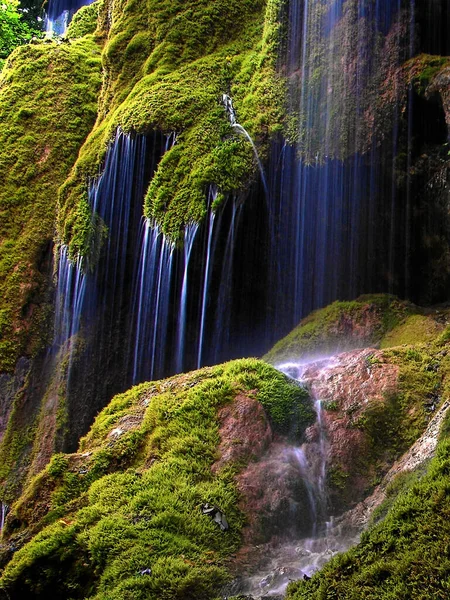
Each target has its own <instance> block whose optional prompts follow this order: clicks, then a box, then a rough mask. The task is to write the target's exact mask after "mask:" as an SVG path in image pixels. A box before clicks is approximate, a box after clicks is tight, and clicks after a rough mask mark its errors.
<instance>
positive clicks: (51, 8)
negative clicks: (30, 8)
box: [45, 0, 94, 36]
mask: <svg viewBox="0 0 450 600" xmlns="http://www.w3.org/2000/svg"><path fill="white" fill-rule="evenodd" d="M92 2H94V0H49V1H48V4H47V6H46V7H45V8H46V21H45V30H46V33H47V35H48V36H52V35H64V34H65V33H66V30H67V27H68V25H69V23H70V21H71V19H72V17H73V15H74V14H75V13H76V12H77V10H78V9H79V8H81V7H82V6H86V5H87V4H92Z"/></svg>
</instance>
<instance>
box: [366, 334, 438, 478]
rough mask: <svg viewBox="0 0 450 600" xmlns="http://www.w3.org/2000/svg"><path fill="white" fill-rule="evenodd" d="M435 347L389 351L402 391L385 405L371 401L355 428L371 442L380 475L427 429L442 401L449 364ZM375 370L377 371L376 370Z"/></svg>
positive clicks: (386, 357)
mask: <svg viewBox="0 0 450 600" xmlns="http://www.w3.org/2000/svg"><path fill="white" fill-rule="evenodd" d="M439 351H440V348H439V347H438V346H436V345H435V344H416V345H414V346H409V347H406V346H402V347H400V348H393V349H392V350H385V351H384V353H383V360H384V361H386V362H388V363H390V364H395V365H398V368H399V375H398V388H397V389H396V391H395V392H392V393H390V394H388V395H387V396H386V398H385V400H384V402H383V403H379V402H370V400H369V404H368V406H367V408H366V409H365V411H364V414H363V416H362V417H361V419H360V420H359V421H358V422H356V423H355V426H357V427H359V428H361V429H363V430H364V431H365V432H366V433H367V435H368V438H369V441H370V456H371V459H372V460H375V461H377V471H378V474H381V473H385V472H386V470H387V469H388V468H389V466H390V465H392V463H393V462H394V460H395V459H397V458H398V457H399V456H400V455H401V454H403V453H404V452H406V450H407V449H408V448H409V447H410V446H412V444H413V443H414V442H415V441H416V440H417V439H418V438H419V436H420V435H421V434H422V433H423V431H424V430H425V429H426V426H427V423H428V420H429V418H430V416H429V415H430V410H431V407H432V406H433V405H434V409H435V408H436V407H437V405H438V404H439V402H440V398H441V393H442V389H441V387H442V379H443V375H444V373H446V372H447V365H446V362H445V361H443V358H444V357H443V356H442V355H440V354H439ZM372 368H377V367H376V366H375V367H372Z"/></svg>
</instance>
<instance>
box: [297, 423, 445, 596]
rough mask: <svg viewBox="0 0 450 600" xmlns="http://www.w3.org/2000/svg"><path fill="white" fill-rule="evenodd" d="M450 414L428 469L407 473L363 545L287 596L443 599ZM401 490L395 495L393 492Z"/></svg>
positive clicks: (364, 536) (329, 565)
mask: <svg viewBox="0 0 450 600" xmlns="http://www.w3.org/2000/svg"><path fill="white" fill-rule="evenodd" d="M449 426H450V421H449V417H447V421H446V422H445V423H444V431H443V432H442V433H443V434H444V435H442V436H441V441H440V443H439V446H438V451H437V455H436V457H435V458H434V459H433V460H432V462H431V464H430V466H429V469H428V472H427V474H426V475H425V476H423V477H421V478H419V479H418V477H417V475H416V476H414V475H410V476H408V477H406V478H405V477H403V478H402V480H401V481H400V482H399V483H398V484H397V485H396V489H395V490H391V497H388V501H387V502H388V506H389V508H388V509H387V515H386V517H385V518H384V520H383V521H381V522H380V523H378V524H377V525H375V526H373V527H372V528H371V529H370V530H369V531H368V532H366V533H364V534H363V536H362V539H361V542H360V544H358V546H356V547H355V548H353V549H351V550H349V551H348V552H346V553H345V554H342V555H339V556H337V557H336V558H334V559H333V560H332V561H331V562H330V563H328V564H327V565H326V566H325V567H324V568H323V569H322V571H320V572H319V573H318V574H316V575H315V576H314V577H313V578H312V579H311V580H310V581H308V582H297V583H294V584H292V585H290V587H289V589H288V594H287V598H288V599H289V600H312V599H317V600H319V599H325V598H326V599H327V600H333V599H336V600H359V599H360V598H367V599H369V598H370V599H377V600H394V599H397V600H404V599H405V598H415V599H423V600H425V599H428V598H433V599H436V600H438V599H441V600H445V599H446V598H448V597H449V593H450V559H449V553H448V550H449V548H450V521H449V514H450V488H449V474H450V439H449V437H448V429H449ZM395 492H397V493H398V495H397V497H396V499H395V500H394V501H393V500H392V494H393V493H395Z"/></svg>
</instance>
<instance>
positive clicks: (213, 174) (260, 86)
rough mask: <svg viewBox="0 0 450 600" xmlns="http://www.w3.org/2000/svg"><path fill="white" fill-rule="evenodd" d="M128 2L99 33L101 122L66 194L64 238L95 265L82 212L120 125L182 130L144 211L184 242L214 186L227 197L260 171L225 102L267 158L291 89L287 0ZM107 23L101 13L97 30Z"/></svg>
mask: <svg viewBox="0 0 450 600" xmlns="http://www.w3.org/2000/svg"><path fill="white" fill-rule="evenodd" d="M122 4H123V6H122V5H121V6H120V9H119V8H118V7H114V9H113V11H112V24H111V27H110V28H109V29H108V31H104V32H101V31H100V30H98V31H97V34H98V35H101V34H103V35H107V41H106V45H105V48H104V52H103V66H104V69H105V73H106V77H105V80H104V85H103V89H102V93H101V102H100V115H99V119H98V121H97V125H96V127H95V128H94V130H93V131H92V133H91V135H90V136H89V139H88V140H87V142H86V144H85V145H84V147H83V148H82V151H81V153H80V157H79V160H78V161H77V163H76V165H75V167H74V169H73V172H72V174H71V176H70V177H69V179H68V180H67V182H66V184H65V185H64V186H63V188H62V190H61V195H60V213H59V231H60V235H61V238H62V239H63V240H64V242H66V243H68V244H69V246H70V253H71V256H75V255H77V254H82V255H84V256H88V257H90V254H91V251H92V246H93V245H92V242H91V238H90V234H89V231H88V228H87V227H86V224H85V220H84V219H83V217H82V215H80V211H79V209H78V206H79V203H80V201H81V200H82V198H84V197H85V194H86V188H87V180H88V178H89V177H92V176H95V175H97V174H98V171H99V167H100V166H101V164H102V161H103V159H104V156H105V152H106V148H107V145H108V143H109V141H110V140H111V139H112V138H113V137H114V135H115V131H116V129H117V128H118V127H119V126H120V127H121V128H122V129H123V130H125V131H126V132H130V131H137V132H139V133H146V132H148V131H150V130H154V129H159V130H161V131H163V132H176V134H177V143H176V145H175V146H174V147H172V148H171V149H170V150H169V151H168V152H167V153H166V155H165V156H164V158H163V160H162V161H161V163H160V164H159V166H158V169H157V172H156V175H155V178H154V179H153V181H152V183H151V185H150V187H149V189H148V191H147V194H146V198H145V207H144V212H145V214H146V216H148V217H150V218H152V219H154V220H155V221H156V222H157V223H159V224H160V226H161V228H162V230H163V231H164V233H166V234H167V235H169V236H170V237H171V238H172V239H177V238H178V237H179V236H180V235H181V232H182V230H183V227H184V226H185V225H186V224H187V223H189V222H192V221H200V220H201V219H202V218H203V217H204V215H205V213H206V210H207V203H208V189H209V188H210V186H214V187H215V188H217V189H218V191H219V196H218V197H219V198H223V195H224V194H227V193H230V192H234V191H237V190H241V189H242V188H243V187H245V186H246V185H247V184H248V183H249V182H250V181H251V179H252V178H253V176H254V174H255V172H256V161H255V158H254V156H253V152H252V149H251V146H250V144H249V143H248V142H247V141H246V140H245V138H244V137H243V136H242V135H240V134H239V133H238V132H236V130H234V129H233V128H232V127H231V126H230V124H229V122H228V120H227V116H226V113H225V109H224V106H223V105H222V103H221V102H222V95H223V94H224V93H228V94H230V95H231V97H232V98H233V101H234V105H235V108H236V110H237V114H238V119H239V121H240V122H241V123H242V124H243V125H244V126H245V127H246V128H247V130H248V131H249V133H250V135H252V137H253V139H254V140H255V142H256V144H257V146H258V148H259V151H260V153H261V154H262V155H264V152H265V149H266V148H267V145H266V142H267V140H268V137H269V136H270V135H271V134H272V133H275V132H276V131H277V130H279V128H280V125H281V122H282V113H283V103H284V88H283V82H282V80H281V79H279V78H278V77H277V75H276V71H275V62H276V48H277V44H278V29H279V25H278V21H277V18H278V11H279V0H268V1H267V2H266V1H264V0H259V1H258V2H253V1H251V0H245V2H242V1H237V0H231V1H230V0H218V1H216V2H214V3H210V2H208V1H207V0H199V1H196V2H194V1H189V2H185V1H183V2H182V1H181V0H177V1H174V0H170V1H169V0H165V1H163V2H161V1H160V0H158V1H156V0H147V1H146V2H136V1H133V0H127V2H125V3H122ZM104 11H107V7H106V6H105V8H104ZM106 20H107V19H106V16H105V15H104V14H102V11H101V12H100V19H99V22H100V23H102V22H106ZM215 206H216V207H217V203H216V205H215ZM80 219H81V221H82V224H81V225H80V226H78V225H77V224H78V221H79V220H80ZM80 231H83V232H84V234H85V235H83V236H80V235H79V232H80Z"/></svg>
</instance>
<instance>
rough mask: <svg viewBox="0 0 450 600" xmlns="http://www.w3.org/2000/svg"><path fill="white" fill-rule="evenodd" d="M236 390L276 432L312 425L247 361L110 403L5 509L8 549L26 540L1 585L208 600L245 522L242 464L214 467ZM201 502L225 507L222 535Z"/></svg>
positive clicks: (305, 404)
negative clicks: (260, 408) (70, 449)
mask: <svg viewBox="0 0 450 600" xmlns="http://www.w3.org/2000/svg"><path fill="white" fill-rule="evenodd" d="M242 393H244V394H247V395H251V396H253V397H255V398H257V399H258V400H260V401H261V402H262V404H263V405H264V406H265V408H266V410H267V411H268V414H269V416H270V418H271V419H272V421H273V423H274V426H275V428H276V429H278V430H279V431H285V430H286V426H287V423H288V422H289V421H290V420H291V418H292V415H293V414H296V415H298V416H299V419H298V422H297V434H298V435H300V434H301V433H303V431H304V429H305V428H306V426H307V425H308V424H309V423H310V422H311V420H312V418H313V417H312V414H311V412H312V411H311V407H310V406H309V401H308V399H307V397H306V393H305V392H304V390H302V389H301V388H300V387H299V386H298V385H296V384H295V383H294V382H292V381H290V380H289V379H288V378H286V377H285V376H284V375H282V374H280V373H278V372H277V371H275V370H274V369H273V368H272V367H270V366H269V365H267V364H265V363H262V362H260V361H257V360H254V359H246V360H239V361H233V362H230V363H226V364H224V365H219V366H217V367H212V368H205V369H202V370H200V371H195V372H193V373H189V374H186V375H178V376H175V377H172V378H170V379H167V380H164V381H158V382H150V383H145V384H141V385H139V386H137V387H135V388H132V389H131V390H130V391H128V392H126V393H124V394H120V395H119V396H116V397H115V398H114V399H113V401H112V402H111V404H110V405H109V406H108V407H106V408H105V409H104V410H103V411H102V412H101V413H100V414H99V416H98V417H97V419H96V421H95V423H94V425H93V427H92V429H91V431H90V432H89V434H88V435H87V436H86V437H85V438H84V439H83V440H82V441H81V444H80V451H79V453H77V454H72V455H64V454H59V455H55V456H54V457H53V458H52V460H51V462H50V463H49V465H48V466H47V467H46V469H45V470H44V471H43V472H42V473H40V474H39V475H38V476H37V477H36V478H35V479H34V480H33V481H32V482H31V483H30V484H29V486H28V489H27V490H26V491H25V493H24V494H23V496H22V498H21V499H20V500H19V501H18V502H17V503H16V504H15V505H14V506H13V507H12V509H11V513H10V515H9V517H8V523H7V526H6V530H5V533H6V536H8V537H9V541H10V543H13V544H18V545H19V544H20V540H22V544H23V540H26V539H29V538H30V537H32V539H31V541H29V542H28V543H26V544H25V545H24V546H23V547H22V548H21V549H20V550H18V551H17V552H16V553H15V554H14V555H13V558H12V559H11V561H10V562H9V564H8V565H7V566H6V567H5V569H4V571H3V573H2V578H1V579H0V589H2V590H4V591H5V592H7V593H8V594H10V595H18V596H20V597H23V598H27V597H43V596H44V595H46V594H47V595H48V594H49V593H51V594H52V597H83V598H96V599H106V598H108V599H110V598H117V599H119V598H120V599H123V598H146V599H151V598H154V599H155V600H156V599H158V600H160V599H161V598H167V599H170V598H186V599H187V598H197V599H200V598H205V600H206V599H209V598H212V597H215V596H216V593H217V591H218V589H219V588H220V586H221V584H223V583H224V582H225V581H226V580H228V579H229V578H230V575H229V573H228V570H227V561H228V559H229V558H230V556H231V554H232V553H233V552H235V551H236V550H237V549H238V547H239V545H240V540H241V529H242V527H243V525H244V517H243V515H242V513H241V512H240V510H239V509H238V500H239V497H238V492H237V489H236V484H235V479H234V477H235V475H236V473H237V472H238V470H239V469H240V468H242V467H243V465H242V464H239V465H237V464H236V465H228V466H227V467H225V468H223V469H222V470H221V471H219V472H215V473H214V472H213V471H212V470H211V466H212V465H213V463H214V462H215V461H216V460H217V458H218V455H217V447H218V443H219V420H218V410H219V409H220V407H222V406H223V405H224V404H226V403H228V402H231V401H232V400H233V399H234V398H235V397H236V395H238V394H242ZM204 502H209V503H211V504H214V505H216V506H219V507H220V508H221V509H222V510H223V511H224V513H225V514H226V516H227V520H228V521H229V524H230V529H229V530H228V531H226V532H221V531H220V529H219V528H218V526H217V524H216V523H214V521H212V520H211V519H210V518H209V517H207V516H205V515H203V514H202V512H201V504H202V503H204ZM148 568H150V569H151V575H140V572H141V571H142V570H144V569H148ZM62 570H63V571H62ZM62 572H64V577H62V576H61V573H62Z"/></svg>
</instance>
